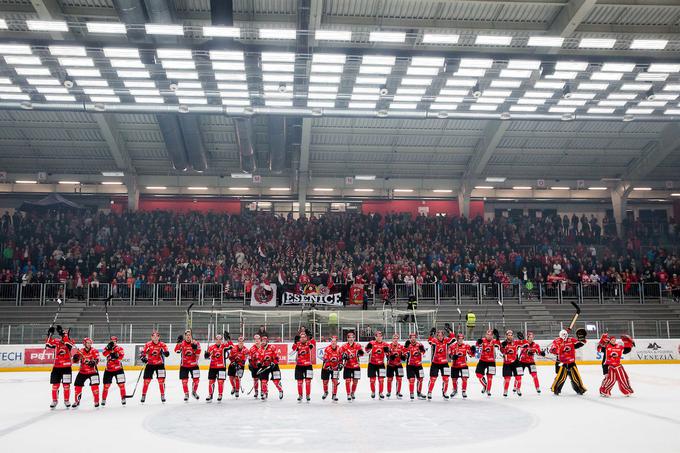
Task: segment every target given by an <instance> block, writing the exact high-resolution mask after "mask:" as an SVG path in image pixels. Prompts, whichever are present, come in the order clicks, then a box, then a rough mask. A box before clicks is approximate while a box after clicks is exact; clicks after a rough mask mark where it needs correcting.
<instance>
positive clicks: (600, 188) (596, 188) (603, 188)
mask: <svg viewBox="0 0 680 453" xmlns="http://www.w3.org/2000/svg"><path fill="white" fill-rule="evenodd" d="M588 190H607V188H606V187H597V186H593V187H588Z"/></svg>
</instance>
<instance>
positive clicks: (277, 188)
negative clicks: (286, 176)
mask: <svg viewBox="0 0 680 453" xmlns="http://www.w3.org/2000/svg"><path fill="white" fill-rule="evenodd" d="M269 190H271V191H272V192H288V191H289V190H290V187H271V188H270V189H269Z"/></svg>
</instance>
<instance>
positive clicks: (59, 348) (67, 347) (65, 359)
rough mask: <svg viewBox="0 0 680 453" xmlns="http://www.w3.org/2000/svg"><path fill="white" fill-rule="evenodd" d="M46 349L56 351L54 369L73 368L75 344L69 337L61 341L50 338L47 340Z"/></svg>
mask: <svg viewBox="0 0 680 453" xmlns="http://www.w3.org/2000/svg"><path fill="white" fill-rule="evenodd" d="M45 347H46V348H48V349H54V368H71V348H73V342H72V341H71V339H70V338H69V337H63V338H62V339H61V340H57V339H56V338H48V339H47V340H45Z"/></svg>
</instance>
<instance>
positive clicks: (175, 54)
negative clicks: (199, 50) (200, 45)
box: [156, 49, 192, 60]
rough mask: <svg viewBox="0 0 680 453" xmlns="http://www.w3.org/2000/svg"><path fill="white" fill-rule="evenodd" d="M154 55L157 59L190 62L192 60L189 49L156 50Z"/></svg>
mask: <svg viewBox="0 0 680 453" xmlns="http://www.w3.org/2000/svg"><path fill="white" fill-rule="evenodd" d="M156 55H157V56H158V58H169V59H173V58H174V59H185V60H190V59H191V58H192V54H191V50H190V49H156Z"/></svg>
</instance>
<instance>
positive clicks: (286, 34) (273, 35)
mask: <svg viewBox="0 0 680 453" xmlns="http://www.w3.org/2000/svg"><path fill="white" fill-rule="evenodd" d="M296 35H297V30H295V29H291V28H260V35H259V36H260V39H295V37H296Z"/></svg>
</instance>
